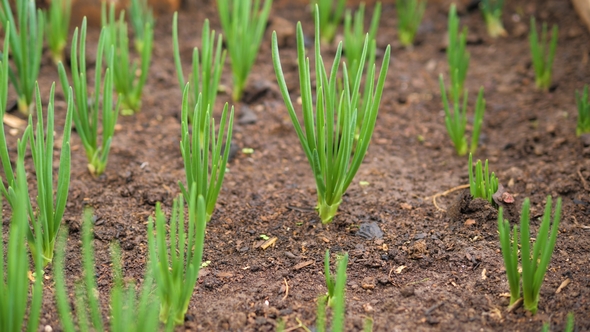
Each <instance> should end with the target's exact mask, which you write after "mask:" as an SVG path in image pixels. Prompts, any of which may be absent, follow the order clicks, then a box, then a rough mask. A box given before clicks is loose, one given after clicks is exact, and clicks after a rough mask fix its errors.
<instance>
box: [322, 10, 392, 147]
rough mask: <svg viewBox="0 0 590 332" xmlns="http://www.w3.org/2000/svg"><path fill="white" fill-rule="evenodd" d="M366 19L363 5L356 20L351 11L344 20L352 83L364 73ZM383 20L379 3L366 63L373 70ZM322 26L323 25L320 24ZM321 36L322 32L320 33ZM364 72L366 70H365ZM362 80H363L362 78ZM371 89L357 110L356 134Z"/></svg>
mask: <svg viewBox="0 0 590 332" xmlns="http://www.w3.org/2000/svg"><path fill="white" fill-rule="evenodd" d="M364 18H365V5H364V4H361V5H360V7H359V10H358V11H357V12H356V13H355V15H354V19H353V16H352V14H351V12H350V11H347V12H346V16H345V18H344V45H343V48H344V56H345V57H346V60H347V65H349V66H350V70H349V75H350V80H351V82H355V81H356V77H355V75H357V73H360V74H359V75H361V76H362V72H363V71H359V70H358V67H359V63H360V61H361V56H362V55H363V49H364V42H365V38H366V37H367V33H365V26H364ZM380 18H381V2H378V3H377V5H376V6H375V9H374V11H373V18H372V19H371V25H370V28H369V32H368V38H369V50H368V54H367V57H366V58H367V60H366V61H365V63H366V67H367V68H373V65H374V64H375V57H376V52H377V42H376V39H375V38H376V36H377V29H378V28H379V19H380ZM320 26H321V24H320ZM320 34H321V32H320ZM363 70H364V68H363ZM361 79H362V78H361ZM370 87H371V85H370V84H365V87H364V91H363V94H362V95H361V98H359V104H358V108H357V119H361V120H359V121H357V124H356V132H357V134H358V133H359V132H360V129H361V125H362V119H363V114H364V113H363V111H364V108H363V101H364V100H370V98H371V96H370V95H369V93H370V92H369V88H370ZM357 134H355V137H356V138H358V135H357Z"/></svg>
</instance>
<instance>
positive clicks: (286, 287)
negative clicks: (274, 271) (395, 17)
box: [283, 278, 289, 301]
mask: <svg viewBox="0 0 590 332" xmlns="http://www.w3.org/2000/svg"><path fill="white" fill-rule="evenodd" d="M283 281H284V282H285V296H283V301H285V300H286V299H287V296H289V283H288V282H287V278H283Z"/></svg>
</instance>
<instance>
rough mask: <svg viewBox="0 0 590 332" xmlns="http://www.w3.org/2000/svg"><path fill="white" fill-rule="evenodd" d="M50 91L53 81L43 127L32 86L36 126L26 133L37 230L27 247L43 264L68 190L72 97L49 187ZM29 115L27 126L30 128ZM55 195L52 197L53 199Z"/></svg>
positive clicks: (50, 252)
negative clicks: (34, 187) (55, 172)
mask: <svg viewBox="0 0 590 332" xmlns="http://www.w3.org/2000/svg"><path fill="white" fill-rule="evenodd" d="M54 91H55V83H54V84H52V85H51V91H50V93H49V104H48V105H47V127H46V128H44V126H43V109H42V105H41V94H40V92H39V86H38V85H36V99H37V127H36V131H35V133H36V134H35V135H32V134H31V135H30V144H31V154H32V156H33V163H34V165H35V176H36V178H37V211H36V212H35V213H33V212H32V211H30V219H31V222H32V223H33V224H34V225H35V224H38V225H39V229H40V231H41V232H40V233H37V232H36V233H35V234H33V233H30V232H29V246H30V247H31V251H32V252H33V253H36V252H37V251H41V252H42V253H43V264H44V265H47V264H48V263H50V262H51V261H52V260H53V252H54V247H55V240H56V238H57V234H58V232H59V227H60V225H61V219H62V217H63V214H64V212H65V209H66V203H67V200H68V190H69V188H70V164H71V147H70V134H71V130H72V113H73V112H72V107H73V102H72V98H71V97H68V106H67V113H66V122H65V125H64V131H63V136H62V146H61V152H60V158H59V173H58V175H57V187H54V186H53V145H54V144H53V143H54V138H53V130H54V105H55V104H54ZM31 122H32V120H31V117H29V125H30V126H31V127H32V123H31ZM54 197H55V198H54ZM37 237H41V247H38V246H37V245H36V243H37V239H36V238H37Z"/></svg>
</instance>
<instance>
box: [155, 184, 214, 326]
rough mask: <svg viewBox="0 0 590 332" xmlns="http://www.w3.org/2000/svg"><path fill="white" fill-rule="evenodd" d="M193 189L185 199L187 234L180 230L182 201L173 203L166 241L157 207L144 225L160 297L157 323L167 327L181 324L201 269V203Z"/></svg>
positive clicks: (162, 217)
mask: <svg viewBox="0 0 590 332" xmlns="http://www.w3.org/2000/svg"><path fill="white" fill-rule="evenodd" d="M196 187H197V185H196V184H195V183H194V184H193V185H192V186H191V188H192V189H191V193H190V195H191V196H190V197H189V199H188V231H186V230H185V227H184V200H183V196H182V195H179V197H178V198H176V199H174V203H173V206H172V215H171V217H170V228H169V234H168V239H166V238H167V236H166V233H167V232H166V225H165V224H166V217H165V215H164V213H163V212H162V208H161V206H160V203H157V204H156V220H155V224H156V225H155V227H156V228H155V235H154V220H153V218H152V217H151V216H150V218H149V221H148V244H149V255H150V262H149V264H150V265H151V268H152V271H153V273H154V275H155V280H156V285H157V292H158V294H159V297H160V321H162V322H163V323H167V324H174V325H180V324H183V323H184V315H185V314H186V311H187V309H188V303H189V301H190V299H191V296H192V294H193V291H194V289H195V284H196V282H197V278H198V276H199V270H200V268H201V259H202V257H203V244H204V241H205V227H206V225H207V219H206V210H205V200H204V199H203V196H200V195H199V196H198V198H197V197H196V194H197V188H196Z"/></svg>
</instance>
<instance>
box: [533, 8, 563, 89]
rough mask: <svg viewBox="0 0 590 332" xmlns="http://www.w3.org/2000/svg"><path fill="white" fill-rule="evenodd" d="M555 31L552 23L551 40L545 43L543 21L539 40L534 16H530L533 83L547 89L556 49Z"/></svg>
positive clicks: (545, 26) (555, 28)
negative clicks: (533, 70)
mask: <svg viewBox="0 0 590 332" xmlns="http://www.w3.org/2000/svg"><path fill="white" fill-rule="evenodd" d="M557 32H558V29H557V25H555V24H554V25H553V29H552V30H551V41H550V42H549V45H547V23H545V22H544V23H543V27H542V28H541V40H539V36H538V34H537V26H536V24H535V18H534V17H531V30H530V34H529V42H530V45H531V57H532V58H533V68H534V69H535V84H536V85H537V88H539V89H543V90H548V89H549V87H550V86H551V72H552V70H553V69H552V68H553V59H555V51H556V50H557Z"/></svg>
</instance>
